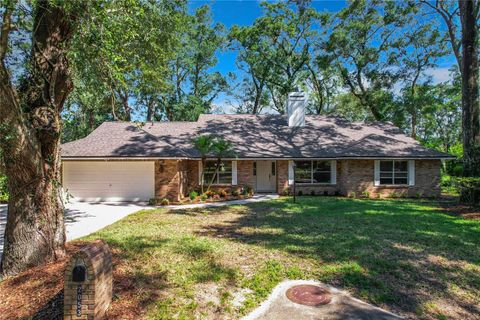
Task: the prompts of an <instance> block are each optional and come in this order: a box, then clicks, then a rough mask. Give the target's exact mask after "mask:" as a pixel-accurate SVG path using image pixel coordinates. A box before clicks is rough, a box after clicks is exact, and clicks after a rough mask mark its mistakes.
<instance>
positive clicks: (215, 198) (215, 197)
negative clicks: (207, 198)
mask: <svg viewBox="0 0 480 320" xmlns="http://www.w3.org/2000/svg"><path fill="white" fill-rule="evenodd" d="M212 199H213V200H220V195H219V194H214V195H213V197H212Z"/></svg>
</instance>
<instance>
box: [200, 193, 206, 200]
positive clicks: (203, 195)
mask: <svg viewBox="0 0 480 320" xmlns="http://www.w3.org/2000/svg"><path fill="white" fill-rule="evenodd" d="M207 198H208V196H207V195H206V194H205V193H203V194H202V195H201V196H200V200H202V201H205V200H207Z"/></svg>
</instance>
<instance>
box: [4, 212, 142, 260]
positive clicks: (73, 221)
mask: <svg viewBox="0 0 480 320" xmlns="http://www.w3.org/2000/svg"><path fill="white" fill-rule="evenodd" d="M146 208H149V207H148V206H147V205H146V204H142V203H124V202H119V203H83V202H74V203H69V204H67V205H66V206H65V209H66V210H65V227H66V231H67V241H70V240H74V239H77V238H81V237H83V236H86V235H89V234H90V233H92V232H95V231H97V230H100V229H102V228H104V227H106V226H108V225H110V224H112V223H114V222H116V221H118V220H120V219H122V218H124V217H126V216H128V215H129V214H131V213H133V212H136V211H139V210H142V209H146ZM6 223H7V205H6V204H0V235H1V237H0V258H1V256H2V253H3V242H4V239H3V235H4V233H5V224H6Z"/></svg>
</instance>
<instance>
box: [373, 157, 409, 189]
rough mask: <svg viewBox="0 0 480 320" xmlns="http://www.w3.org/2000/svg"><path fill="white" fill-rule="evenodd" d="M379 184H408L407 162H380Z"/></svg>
mask: <svg viewBox="0 0 480 320" xmlns="http://www.w3.org/2000/svg"><path fill="white" fill-rule="evenodd" d="M380 184H381V185H382V184H408V161H380Z"/></svg>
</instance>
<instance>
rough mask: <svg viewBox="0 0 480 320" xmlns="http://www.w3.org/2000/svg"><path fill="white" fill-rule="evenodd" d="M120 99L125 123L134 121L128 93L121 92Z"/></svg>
mask: <svg viewBox="0 0 480 320" xmlns="http://www.w3.org/2000/svg"><path fill="white" fill-rule="evenodd" d="M119 96H120V99H121V100H122V106H123V114H124V120H125V121H132V113H131V108H130V104H129V103H128V93H125V94H123V93H122V92H119Z"/></svg>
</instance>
